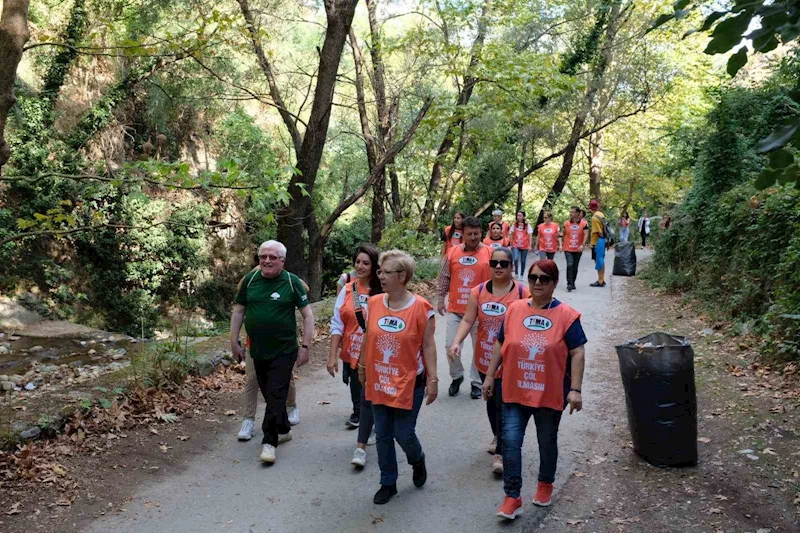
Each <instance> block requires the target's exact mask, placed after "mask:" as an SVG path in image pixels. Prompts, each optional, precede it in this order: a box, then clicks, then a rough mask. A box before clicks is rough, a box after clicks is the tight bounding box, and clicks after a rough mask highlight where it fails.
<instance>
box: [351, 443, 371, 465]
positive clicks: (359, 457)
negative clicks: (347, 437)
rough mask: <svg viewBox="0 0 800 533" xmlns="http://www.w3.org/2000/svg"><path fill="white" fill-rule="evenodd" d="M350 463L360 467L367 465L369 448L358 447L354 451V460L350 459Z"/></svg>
mask: <svg viewBox="0 0 800 533" xmlns="http://www.w3.org/2000/svg"><path fill="white" fill-rule="evenodd" d="M350 464H351V465H353V466H357V467H360V468H364V467H365V466H367V450H362V449H361V448H356V451H354V452H353V460H352V461H350Z"/></svg>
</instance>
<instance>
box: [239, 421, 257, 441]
mask: <svg viewBox="0 0 800 533" xmlns="http://www.w3.org/2000/svg"><path fill="white" fill-rule="evenodd" d="M255 427H256V421H255V420H253V419H252V418H245V419H244V420H242V429H240V430H239V434H238V435H237V438H238V439H239V440H250V439H252V438H253V431H254V430H255Z"/></svg>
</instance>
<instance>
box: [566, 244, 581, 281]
mask: <svg viewBox="0 0 800 533" xmlns="http://www.w3.org/2000/svg"><path fill="white" fill-rule="evenodd" d="M582 255H583V250H581V251H580V252H564V256H565V257H566V259H567V285H572V286H574V285H575V280H576V279H577V278H578V265H580V264H581V256H582Z"/></svg>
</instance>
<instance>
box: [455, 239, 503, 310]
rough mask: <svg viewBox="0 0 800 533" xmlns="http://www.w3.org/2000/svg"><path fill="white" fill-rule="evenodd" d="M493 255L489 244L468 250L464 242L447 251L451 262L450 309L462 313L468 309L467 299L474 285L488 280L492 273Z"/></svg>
mask: <svg viewBox="0 0 800 533" xmlns="http://www.w3.org/2000/svg"><path fill="white" fill-rule="evenodd" d="M491 257H492V249H491V248H490V247H488V246H478V248H476V249H475V250H472V251H471V252H467V251H465V250H464V245H463V244H462V245H461V246H457V247H455V248H452V249H451V250H450V251H449V252H448V253H447V260H448V262H449V263H450V264H449V266H450V289H449V292H450V296H449V298H448V299H447V310H448V311H450V312H451V313H458V314H460V315H463V314H464V313H465V312H466V311H467V301H468V300H469V292H470V291H471V290H472V287H475V286H476V285H478V284H479V283H481V282H484V281H487V280H488V279H489V278H490V277H491V275H492V273H491V271H490V269H489V259H491Z"/></svg>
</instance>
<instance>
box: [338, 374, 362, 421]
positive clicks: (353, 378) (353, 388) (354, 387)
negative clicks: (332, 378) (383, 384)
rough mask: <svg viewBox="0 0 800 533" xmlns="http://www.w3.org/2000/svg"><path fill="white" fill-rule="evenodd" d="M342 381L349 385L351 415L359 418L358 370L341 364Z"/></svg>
mask: <svg viewBox="0 0 800 533" xmlns="http://www.w3.org/2000/svg"><path fill="white" fill-rule="evenodd" d="M342 381H344V384H345V385H348V384H349V385H350V401H351V402H353V414H354V415H356V418H359V419H360V418H361V382H360V381H358V370H353V369H352V368H350V363H345V362H342Z"/></svg>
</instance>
